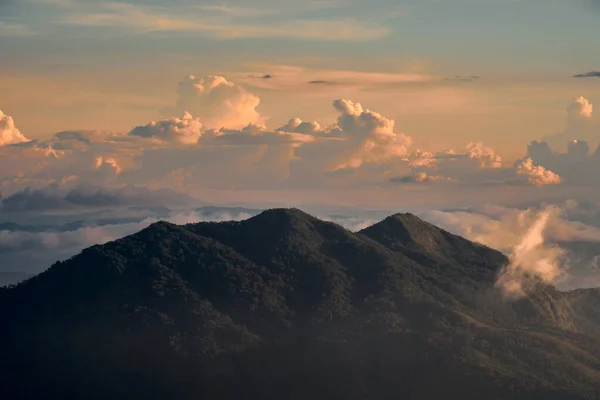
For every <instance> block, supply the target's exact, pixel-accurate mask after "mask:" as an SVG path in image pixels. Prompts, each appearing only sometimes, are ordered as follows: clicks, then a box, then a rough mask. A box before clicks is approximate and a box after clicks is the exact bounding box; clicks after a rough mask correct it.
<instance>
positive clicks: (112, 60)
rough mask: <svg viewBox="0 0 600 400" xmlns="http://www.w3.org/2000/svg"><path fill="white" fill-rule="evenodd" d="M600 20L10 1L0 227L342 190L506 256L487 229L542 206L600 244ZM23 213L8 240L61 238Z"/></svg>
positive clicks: (378, 7) (581, 8) (324, 198)
mask: <svg viewBox="0 0 600 400" xmlns="http://www.w3.org/2000/svg"><path fill="white" fill-rule="evenodd" d="M599 20H600V2H599V1H598V0H569V1H566V0H502V1H500V0H478V1H475V0H400V1H399V0H396V1H391V0H372V1H369V2H364V1H358V0H324V1H313V0H304V1H302V2H299V1H291V0H277V1H275V0H231V1H226V0H221V1H191V0H170V1H166V0H147V1H136V0H129V1H121V2H107V1H100V0H95V1H91V0H18V1H17V0H0V223H9V222H10V223H17V222H18V223H19V224H29V225H28V226H29V227H30V228H31V226H38V227H39V226H41V225H40V224H42V222H41V221H42V220H43V221H45V222H44V223H48V221H50V220H52V221H51V222H52V224H55V225H56V224H59V225H60V224H64V223H67V222H69V223H70V222H72V219H73V218H74V217H73V218H71V217H70V218H71V219H68V218H66V217H65V215H67V214H69V215H72V214H73V215H77V216H78V218H79V217H80V218H83V219H86V218H91V217H89V215H91V214H89V213H90V212H91V211H90V210H92V209H93V210H96V211H98V209H100V208H102V209H103V210H104V211H102V212H106V210H107V209H109V210H110V209H114V210H116V208H119V207H121V208H122V207H138V206H144V207H158V206H166V205H169V206H172V205H173V204H175V205H176V206H177V207H179V208H178V210H179V211H177V212H176V213H175V214H173V212H174V211H172V210H171V211H172V212H171V214H169V215H170V216H171V217H173V218H175V217H174V216H177V215H180V213H181V212H183V211H182V210H184V209H186V207H187V210H188V211H186V212H188V213H189V207H191V206H192V205H194V204H196V205H197V204H218V205H221V206H224V205H245V206H252V207H263V208H264V207H269V206H299V207H303V208H311V209H314V210H317V211H318V212H320V213H321V214H322V215H327V213H328V212H329V211H327V212H326V211H324V210H325V209H327V210H330V211H331V210H336V207H337V208H338V209H341V208H342V207H343V209H344V210H346V211H347V212H348V213H350V214H352V213H354V214H356V213H358V212H359V211H360V212H364V211H365V210H381V211H384V210H385V211H390V212H393V211H402V210H414V211H415V212H421V213H423V215H426V216H428V218H430V219H432V220H435V222H437V223H440V224H442V225H443V224H446V225H445V226H446V227H448V229H453V230H454V231H455V232H457V233H460V234H463V235H465V236H467V237H470V238H473V239H474V240H475V239H477V240H480V241H483V242H486V241H487V243H490V244H491V245H492V244H493V245H495V244H497V245H498V246H499V247H504V248H506V249H508V250H507V251H510V249H511V248H512V247H511V246H513V247H514V246H516V245H517V244H518V240H517V241H516V242H514V243H513V242H510V241H506V240H504V241H498V238H496V237H494V238H492V237H491V236H490V235H489V234H485V235H484V234H482V233H481V232H484V231H485V232H488V230H486V229H489V227H490V226H495V227H496V228H495V229H500V228H498V226H502V227H504V228H503V229H504V231H503V232H505V233H506V232H509V233H510V234H514V235H515V237H517V239H518V238H519V237H520V235H525V233H526V232H527V229H529V226H530V225H531V224H532V223H533V222H532V221H534V220H535V218H533V217H531V218H533V220H532V219H531V218H529V217H526V216H527V215H530V214H532V213H533V214H532V215H534V216H535V215H538V214H540V213H541V214H540V215H542V214H543V215H551V217H549V218H550V222H549V224H550V226H555V225H557V224H558V225H560V226H563V227H565V228H564V229H566V230H565V232H569V234H565V233H564V232H563V233H561V234H560V235H555V237H559V238H560V240H561V241H563V242H564V241H568V240H571V239H572V240H587V241H591V242H597V241H600V234H599V235H598V236H596V233H594V234H589V229H600V220H599V221H596V217H595V215H596V214H595V213H596V211H595V210H596V209H599V210H600V206H599V203H598V200H597V199H598V195H599V194H600V178H599V177H598V173H597V172H596V171H598V170H600V152H597V151H596V149H597V146H598V144H599V143H600V118H599V117H598V113H599V112H600V111H595V110H594V104H598V103H599V102H600V72H599V71H600V53H598V51H596V49H597V38H598V37H599V35H600V23H598V21H599ZM167 203H168V204H167ZM549 205H551V206H552V207H554V208H552V209H551V210H552V211H551V212H550V211H548V208H547V207H549ZM177 207H176V208H177ZM319 207H320V208H319ZM557 207H558V208H557ZM574 209H576V210H578V211H577V212H575V211H573V210H574ZM319 210H321V211H319ZM348 210H351V211H348ZM357 210H359V211H357ZM498 210H504V211H502V212H500V211H498ZM556 210H559V211H556ZM96 211H95V212H96ZM130 211H131V210H130ZM114 212H115V213H116V211H114ZM331 212H332V213H333V211H331ZM453 212H462V213H464V212H469V213H471V214H469V215H467V216H465V215H463V214H447V213H453ZM178 213H179V214H178ZM436 213H437V214H436ZM440 213H442V214H440ZM443 213H446V214H443ZM527 213H529V214H527ZM544 213H545V214H544ZM548 213H550V214H548ZM117 214H118V213H117ZM118 215H121V216H122V214H118ZM123 215H124V214H123ZM127 215H129V214H127ZM185 215H189V214H185ZM227 215H230V214H227ZM454 215H462V217H464V218H458V219H457V218H455V217H454ZM474 215H475V216H476V217H474ZM518 215H523V216H522V217H517V216H518ZM573 215H577V216H578V217H577V218H575V219H573V218H574V217H573ZM582 215H585V216H588V217H589V220H588V219H585V218H583V217H581V216H582ZM363 216H364V215H363ZM138 217H140V216H139V215H138ZM142 217H143V218H146V219H147V220H148V221H149V220H152V218H158V215H157V214H156V213H155V212H154V211H153V212H151V213H147V214H145V215H144V216H141V217H140V218H142ZM52 218H54V219H52ZM65 218H66V219H65ZM94 218H96V217H94ZM143 218H142V219H143ZM148 218H150V219H148ZM177 218H179V217H177ZM219 218H221V217H219ZM519 218H520V219H519ZM586 218H587V217H586ZM96 220H97V219H94V221H96ZM128 221H129V220H128ZM353 221H354V220H353ZM361 221H363V222H361V223H364V221H371V217H370V216H364V217H363V219H362V220H361ZM510 221H512V222H510ZM515 221H520V222H515ZM553 221H554V222H553ZM557 221H562V222H560V223H559V222H557ZM128 223H131V222H128ZM138 223H140V221H137V222H135V223H134V224H133V225H128V226H129V228H128V229H134V228H136V227H139V225H136V224H138ZM352 223H353V224H354V222H352ZM571 223H573V224H576V227H573V226H572V225H569V224H571ZM52 224H51V225H52ZM498 224H500V225H498ZM553 224H554V225H553ZM561 224H562V225H561ZM565 224H566V225H565ZM577 224H584V226H582V225H577ZM56 226H58V225H56ZM61 226H62V225H61ZM483 226H488V228H485V229H484V228H483ZM88 228H89V227H88ZM11 229H12V230H8V228H7V229H5V230H4V231H3V230H1V229H0V254H1V253H2V252H3V250H2V249H3V247H2V246H8V247H6V248H12V247H10V246H13V247H14V246H17V247H18V248H19V249H20V251H28V250H27V249H28V247H27V246H25V247H23V246H24V245H23V243H33V242H32V240H33V241H34V242H35V241H36V240H37V241H38V242H39V243H41V244H42V245H43V246H46V248H48V246H50V247H52V246H54V247H53V248H56V247H57V246H58V247H60V246H59V245H57V244H56V243H57V242H56V239H52V240H50V239H48V238H47V236H43V235H42V236H39V235H38V236H35V235H34V236H35V238H33V237H32V236H31V235H30V233H31V232H30V231H31V229H30V230H29V231H28V232H29V233H27V235H29V236H27V235H25V233H23V232H20V233H18V234H19V235H21V236H19V238H18V239H17V238H16V236H15V233H14V232H15V229H16V231H19V229H20V228H14V227H13V228H11ZM28 229H29V228H28ZM40 229H41V228H40ZM44 229H50V228H47V227H46V228H44ZM61 229H63V231H61V232H64V229H65V228H64V227H63V228H61ZM86 229H87V228H86ZM103 229H104V228H103ZM38 230H39V229H38ZM113 231H114V232H119V233H125V232H126V230H122V229H114V230H113ZM555 231H559V229H555ZM69 232H71V231H69ZM111 232H112V231H111ZM127 232H129V231H127ZM477 232H478V233H477ZM561 232H562V231H561ZM574 232H575V233H574ZM577 232H579V233H577ZM581 232H584V233H581ZM594 232H595V231H594ZM599 232H600V231H599ZM38 233H39V232H38ZM507 234H508V233H507ZM22 235H25V236H26V237H27V238H28V239H27V240H26V241H25V242H22V241H21V240H22V239H23V236H22ZM115 235H117V233H114V234H112V236H111V235H108V236H102V235H101V236H94V235H92V236H91V239H89V240H87V239H86V240H84V241H83V242H81V243H79V242H78V243H79V244H78V246H83V244H93V243H95V242H97V241H99V240H104V239H106V240H108V239H110V238H114V237H115ZM70 237H73V236H70ZM84 237H86V238H87V237H88V236H85V235H84ZM565 238H567V239H568V240H567V239H565ZM582 238H583V239H582ZM48 240H50V241H49V242H48ZM69 240H70V239H69ZM59 242H60V240H59ZM509 242H510V243H512V244H510V245H508V244H507V243H509ZM15 243H17V244H18V245H17V244H15ZM69 243H70V242H69ZM498 246H497V247H498ZM75 247H77V246H75ZM75 247H73V249H74V248H75ZM23 249H25V250H23ZM69 249H72V248H71V247H69ZM69 251H71V250H69ZM73 251H74V250H73ZM65 254H66V253H65ZM65 254H63V253H61V256H64V255H65ZM555 256H556V255H555ZM553 257H554V256H553ZM556 257H558V256H556ZM556 257H555V258H556ZM553 260H554V261H556V260H555V259H553ZM554 261H553V262H554ZM556 262H558V261H556ZM590 265H591V264H590ZM599 282H600V281H599Z"/></svg>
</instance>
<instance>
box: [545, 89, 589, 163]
mask: <svg viewBox="0 0 600 400" xmlns="http://www.w3.org/2000/svg"><path fill="white" fill-rule="evenodd" d="M593 111H594V106H593V104H592V103H591V102H590V101H589V100H588V99H587V98H585V97H583V96H579V97H577V98H576V99H574V100H573V101H572V102H571V104H570V105H569V106H568V107H567V119H566V126H565V128H564V129H563V131H562V132H559V133H557V134H554V135H546V136H544V137H543V138H542V141H543V142H546V143H548V145H549V146H550V147H551V148H552V150H553V151H557V152H564V151H565V150H566V147H565V146H566V144H567V143H569V142H572V141H573V140H581V141H586V142H588V143H590V145H591V146H592V147H596V146H598V144H600V123H599V122H598V120H597V118H596V117H595V115H594V113H593Z"/></svg>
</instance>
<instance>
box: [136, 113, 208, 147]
mask: <svg viewBox="0 0 600 400" xmlns="http://www.w3.org/2000/svg"><path fill="white" fill-rule="evenodd" d="M203 133H204V125H203V124H202V122H201V121H200V119H199V118H194V117H193V116H192V114H190V113H189V112H185V113H184V114H183V116H182V117H181V118H170V119H163V120H161V121H158V122H156V121H151V122H150V123H148V124H146V125H143V126H137V127H135V128H133V130H131V132H129V135H131V136H140V137H144V138H156V139H160V140H163V141H166V142H178V143H182V144H196V143H198V140H199V139H200V137H201V136H202V134H203Z"/></svg>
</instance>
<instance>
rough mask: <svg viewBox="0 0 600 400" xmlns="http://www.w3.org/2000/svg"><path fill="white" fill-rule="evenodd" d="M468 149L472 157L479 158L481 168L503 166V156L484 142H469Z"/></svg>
mask: <svg viewBox="0 0 600 400" xmlns="http://www.w3.org/2000/svg"><path fill="white" fill-rule="evenodd" d="M467 151H468V153H467V154H468V155H469V158H470V159H473V160H477V161H478V162H479V167H480V168H502V157H500V156H499V155H498V154H496V152H495V151H494V149H492V148H491V147H486V146H484V144H483V143H481V142H478V143H468V144H467Z"/></svg>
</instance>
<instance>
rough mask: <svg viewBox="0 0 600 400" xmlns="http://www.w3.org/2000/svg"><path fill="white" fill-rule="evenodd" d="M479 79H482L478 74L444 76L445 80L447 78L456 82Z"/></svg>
mask: <svg viewBox="0 0 600 400" xmlns="http://www.w3.org/2000/svg"><path fill="white" fill-rule="evenodd" d="M479 79H480V77H479V76H477V75H469V76H463V75H455V76H450V77H446V78H444V80H446V81H454V82H473V81H477V80H479Z"/></svg>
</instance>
